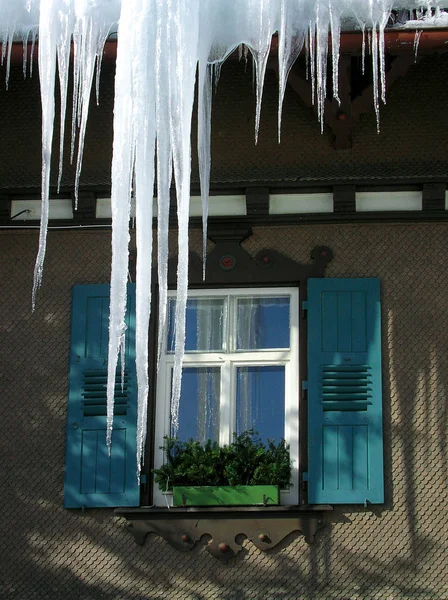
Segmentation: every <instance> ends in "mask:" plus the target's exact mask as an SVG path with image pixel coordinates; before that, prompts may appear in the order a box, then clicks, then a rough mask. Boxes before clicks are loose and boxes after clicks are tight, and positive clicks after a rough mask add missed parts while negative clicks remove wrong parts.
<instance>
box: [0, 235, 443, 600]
mask: <svg viewBox="0 0 448 600" xmlns="http://www.w3.org/2000/svg"><path fill="white" fill-rule="evenodd" d="M446 232H447V227H446V226H444V225H434V226H424V225H410V226H372V225H369V226H366V227H364V226H357V227H353V226H340V225H339V226H337V227H333V226H311V227H300V228H282V229H281V230H279V229H273V230H266V229H264V230H259V231H256V232H255V235H254V236H253V238H250V239H249V240H248V242H247V246H248V249H249V251H250V252H251V253H252V252H254V253H255V252H256V250H258V249H260V248H262V247H266V246H269V245H271V246H272V245H274V244H275V246H276V248H277V249H278V250H279V251H281V252H284V253H285V254H288V255H290V256H293V257H294V258H297V259H299V260H306V257H307V256H308V255H309V251H310V249H311V248H312V247H314V245H315V244H316V243H323V242H325V243H327V244H328V245H330V246H332V247H333V249H334V251H335V259H334V261H333V263H332V264H331V265H330V266H329V268H328V273H327V275H328V276H331V277H342V276H343V277H360V276H369V277H380V278H381V279H382V304H383V306H382V325H383V330H382V339H383V388H384V401H383V406H384V439H385V467H386V469H385V472H386V504H385V506H384V507H378V508H374V509H372V510H364V509H352V508H350V509H349V510H347V509H346V507H343V506H342V507H338V508H336V509H335V511H334V513H333V514H332V515H331V517H330V518H329V522H328V524H327V525H326V527H325V528H324V529H323V530H322V531H321V532H319V533H318V534H317V536H316V541H315V543H314V544H313V545H311V546H308V545H307V544H306V543H305V542H304V540H303V538H302V537H301V536H300V535H296V534H292V535H290V536H288V538H287V539H285V540H284V541H283V542H282V543H281V544H280V545H279V546H278V547H277V548H275V549H274V550H272V551H270V552H269V553H267V554H264V553H261V552H259V551H257V550H256V549H254V547H253V546H252V544H251V543H250V542H248V541H246V542H245V543H244V544H243V551H242V552H240V553H239V554H238V555H237V556H236V557H234V558H232V559H230V560H229V562H228V563H226V564H222V563H220V562H218V561H217V560H216V559H214V558H213V557H211V556H210V555H209V554H208V553H207V552H206V551H205V548H204V546H203V545H198V546H197V547H196V548H195V549H194V550H192V551H190V552H185V553H179V552H177V551H174V550H173V549H172V548H171V547H170V546H169V545H168V544H167V543H166V542H164V541H163V540H160V539H158V538H156V537H153V536H149V537H148V538H147V540H146V543H145V545H144V546H143V547H139V546H137V545H136V544H135V543H134V541H133V538H132V536H130V535H129V534H128V533H127V532H126V531H125V529H124V523H123V522H122V521H121V520H120V519H118V518H116V517H114V515H113V511H110V510H88V511H86V512H85V513H83V512H82V511H76V510H74V511H69V510H64V509H63V508H62V488H63V475H64V474H63V464H64V453H65V417H66V395H67V369H68V336H69V331H68V329H69V313H70V294H71V286H72V285H73V284H74V283H98V282H103V281H107V278H108V276H109V264H110V263H109V262H108V260H107V256H108V253H109V248H110V237H109V234H108V233H104V234H103V233H101V234H85V233H76V234H73V235H70V236H58V235H52V236H50V238H49V249H48V252H49V261H48V262H47V265H46V268H47V271H46V274H45V276H44V277H45V278H44V287H43V289H42V291H41V294H40V298H39V303H38V306H37V309H36V312H35V313H34V315H32V316H31V317H30V308H29V307H30V301H29V298H30V290H31V284H32V282H31V278H30V273H32V266H33V264H34V258H35V248H36V235H35V234H32V235H28V234H14V236H15V238H14V239H13V236H10V235H8V236H3V235H2V236H0V250H1V251H0V277H1V286H2V294H1V296H0V309H1V314H2V315H4V317H3V325H4V326H3V327H2V339H1V345H0V353H1V361H0V365H1V366H0V375H1V390H2V402H1V403H0V416H1V420H0V423H1V428H2V431H1V436H0V444H1V448H2V455H3V460H2V461H1V464H0V474H1V480H2V484H3V485H2V506H3V514H4V516H3V519H2V522H1V525H0V530H1V536H2V542H3V544H2V545H3V552H2V557H1V567H2V568H1V569H0V597H1V598H5V600H6V599H8V600H9V599H10V598H11V599H12V598H13V599H17V600H43V599H50V600H53V599H54V600H59V599H60V598H64V599H66V600H71V599H73V600H75V599H76V600H80V599H82V600H97V599H98V600H100V599H105V598H107V599H117V600H118V599H120V600H121V599H138V600H143V599H150V600H152V599H154V600H155V599H156V598H169V599H170V600H175V599H178V600H199V599H201V600H202V599H204V600H206V599H207V600H209V599H211V598H220V599H224V600H233V599H235V600H236V599H238V600H246V599H247V600H248V599H249V598H250V599H253V598H260V599H261V598H263V599H264V598H288V599H289V598H291V599H296V598H303V599H322V600H324V599H325V600H326V599H327V598H335V599H338V600H341V599H349V598H350V599H352V598H357V599H358V598H368V597H373V596H375V595H376V596H378V597H384V598H394V599H395V598H408V597H411V596H412V597H417V598H419V599H422V600H425V599H429V598H437V599H442V598H444V597H448V588H447V583H446V576H445V575H444V573H445V572H446V567H447V566H448V547H447V539H448V519H447V516H446V511H445V510H444V503H445V496H446V489H447V467H448V464H447V445H446V441H447V428H448V410H447V404H446V391H447V389H448V365H447V357H448V341H447V340H446V333H445V332H446V331H447V329H448V327H447V319H448V311H447V310H446V302H447V298H448V275H447V274H446V272H445V265H444V260H443V257H444V247H445V240H446ZM194 235H195V234H194ZM199 236H200V232H199ZM193 241H194V240H193ZM198 243H200V237H198ZM80 248H81V250H80ZM14 261H16V263H20V265H21V268H19V269H15V270H14V273H13V274H12V271H11V269H10V268H9V267H10V265H11V264H14ZM50 314H51V315H52V316H51V318H48V315H50ZM6 325H7V326H6Z"/></svg>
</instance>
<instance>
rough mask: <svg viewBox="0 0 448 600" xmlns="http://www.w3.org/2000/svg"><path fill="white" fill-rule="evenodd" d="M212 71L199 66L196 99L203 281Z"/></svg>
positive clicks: (208, 187) (203, 274)
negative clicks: (197, 94) (197, 95)
mask: <svg viewBox="0 0 448 600" xmlns="http://www.w3.org/2000/svg"><path fill="white" fill-rule="evenodd" d="M212 86H213V81H212V69H211V67H210V66H209V65H204V63H203V62H201V63H200V64H199V81H198V89H199V99H198V155H199V177H200V181H201V201H202V278H203V280H204V281H205V272H206V265H207V221H208V194H209V189H210V138H211V112H212Z"/></svg>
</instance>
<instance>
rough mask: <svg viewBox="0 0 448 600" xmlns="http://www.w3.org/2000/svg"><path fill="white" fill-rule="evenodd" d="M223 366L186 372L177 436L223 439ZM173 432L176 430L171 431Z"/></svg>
mask: <svg viewBox="0 0 448 600" xmlns="http://www.w3.org/2000/svg"><path fill="white" fill-rule="evenodd" d="M220 383H221V372H220V368H219V367H188V368H185V369H183V371H182V392H181V397H180V403H179V429H178V432H177V437H178V438H179V439H180V440H182V441H187V440H189V439H190V438H193V439H194V440H198V441H200V442H201V443H204V442H205V441H206V440H208V439H212V440H216V441H218V440H219V388H220ZM171 435H173V432H171Z"/></svg>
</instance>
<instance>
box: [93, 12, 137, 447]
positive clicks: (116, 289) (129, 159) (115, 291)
mask: <svg viewBox="0 0 448 600" xmlns="http://www.w3.org/2000/svg"><path fill="white" fill-rule="evenodd" d="M132 8H133V5H132V2H126V3H123V6H122V10H121V15H120V23H119V27H118V33H119V37H118V45H117V66H116V75H115V110H114V144H113V156H112V193H111V205H112V269H111V282H110V316H109V353H108V367H107V417H106V443H107V446H108V448H109V452H110V447H111V442H112V426H113V417H114V390H115V373H116V369H117V362H118V352H119V349H120V344H121V342H122V340H123V339H124V338H123V336H124V334H125V331H126V324H125V313H126V283H127V272H128V250H129V216H130V206H131V201H130V198H131V183H132V167H133V158H134V149H133V146H132V140H133V138H132V134H133V106H132V99H133V87H132V60H133V56H132V54H131V40H132V34H133V31H134V24H133V15H132ZM90 48H92V46H90ZM91 62H92V57H90V64H91ZM83 79H84V76H83ZM86 100H88V98H86Z"/></svg>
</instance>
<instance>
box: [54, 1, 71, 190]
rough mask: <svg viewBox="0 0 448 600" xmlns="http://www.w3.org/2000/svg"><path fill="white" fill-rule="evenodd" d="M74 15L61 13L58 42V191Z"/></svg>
mask: <svg viewBox="0 0 448 600" xmlns="http://www.w3.org/2000/svg"><path fill="white" fill-rule="evenodd" d="M73 17H74V15H73V14H71V13H70V12H68V13H66V14H65V15H61V28H60V34H59V40H58V43H57V57H58V74H59V88H60V94H61V106H60V125H59V127H60V135H59V172H58V193H59V189H60V187H61V180H62V165H63V162H64V136H65V113H66V109H67V88H68V74H69V66H70V64H69V62H70V42H71V32H72V31H73V24H72V19H73Z"/></svg>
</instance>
